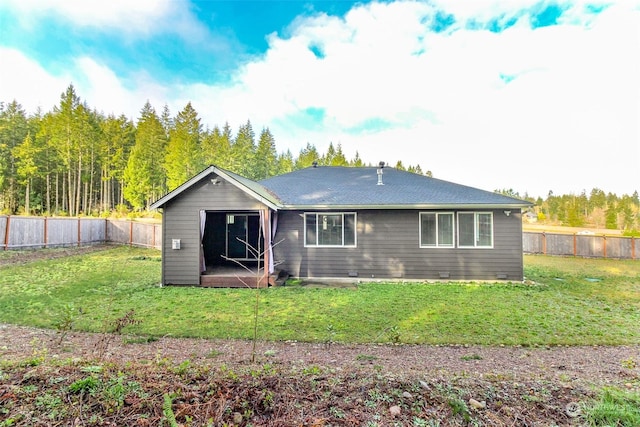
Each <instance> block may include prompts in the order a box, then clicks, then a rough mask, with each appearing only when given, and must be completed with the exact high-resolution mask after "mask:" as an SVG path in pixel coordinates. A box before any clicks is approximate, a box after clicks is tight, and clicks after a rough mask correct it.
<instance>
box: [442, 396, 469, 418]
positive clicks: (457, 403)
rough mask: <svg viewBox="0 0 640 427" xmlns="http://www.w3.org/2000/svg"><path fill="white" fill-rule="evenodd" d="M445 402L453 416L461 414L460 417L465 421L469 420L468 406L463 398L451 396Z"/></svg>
mask: <svg viewBox="0 0 640 427" xmlns="http://www.w3.org/2000/svg"><path fill="white" fill-rule="evenodd" d="M447 403H448V404H449V407H450V408H451V412H452V413H453V415H454V416H456V415H460V416H462V419H463V420H464V421H465V422H467V423H468V422H469V421H471V414H470V413H469V407H468V406H467V403H466V402H465V401H464V400H462V399H460V398H459V397H457V396H455V397H451V398H450V399H449V400H448V401H447Z"/></svg>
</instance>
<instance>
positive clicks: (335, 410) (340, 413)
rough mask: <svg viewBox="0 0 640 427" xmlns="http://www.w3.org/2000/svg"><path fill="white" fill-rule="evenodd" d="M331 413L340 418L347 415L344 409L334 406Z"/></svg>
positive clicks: (330, 410) (330, 409)
mask: <svg viewBox="0 0 640 427" xmlns="http://www.w3.org/2000/svg"><path fill="white" fill-rule="evenodd" d="M329 413H330V414H331V416H332V417H335V418H338V419H343V418H344V417H346V414H345V413H344V411H343V410H342V409H341V408H338V407H335V406H332V407H331V408H329Z"/></svg>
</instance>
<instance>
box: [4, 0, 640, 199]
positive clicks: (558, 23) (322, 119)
mask: <svg viewBox="0 0 640 427" xmlns="http://www.w3.org/2000/svg"><path fill="white" fill-rule="evenodd" d="M70 84H73V85H74V87H75V89H76V93H77V94H78V95H79V96H80V98H81V100H82V101H84V102H86V103H87V104H88V105H89V106H90V107H91V108H95V109H97V110H98V111H101V112H103V113H104V114H115V115H120V114H125V115H126V116H127V117H129V118H131V119H132V120H134V121H136V120H137V119H138V117H139V116H140V111H141V109H142V107H143V106H144V104H145V102H146V101H149V102H150V103H151V105H152V106H153V107H154V108H155V109H156V111H158V113H160V112H161V111H162V109H163V107H164V106H165V105H167V106H168V107H169V109H170V111H171V113H172V115H174V116H175V115H177V114H178V112H180V111H181V110H182V109H184V107H185V106H186V105H187V103H188V102H191V104H192V106H193V107H194V108H195V110H196V111H197V112H198V114H199V117H200V119H201V122H202V124H203V126H204V127H209V128H213V127H214V126H219V127H222V126H223V125H224V124H225V123H229V125H230V126H231V128H232V129H233V130H234V132H235V131H237V129H238V127H239V126H240V125H242V124H244V123H246V122H247V120H250V121H251V124H252V127H253V129H254V131H255V132H256V134H259V132H260V131H261V130H262V129H263V128H269V130H270V131H271V133H272V134H273V136H274V138H275V140H276V147H277V150H278V151H279V152H284V151H286V150H291V152H292V153H293V155H294V157H295V156H297V154H299V152H300V150H301V149H302V148H303V147H304V146H306V144H307V143H311V144H313V145H314V146H315V147H316V148H317V149H318V150H319V151H320V152H321V153H323V152H325V151H326V149H327V147H328V145H329V144H330V143H333V144H334V146H337V144H341V146H342V149H343V152H344V153H345V155H346V156H347V158H348V159H349V158H353V156H355V154H356V152H358V154H359V155H360V157H361V158H362V159H363V160H364V161H365V162H367V163H371V164H374V165H375V164H377V163H378V162H379V161H385V162H387V163H389V164H391V165H395V163H396V162H397V161H402V163H403V164H404V165H405V166H408V165H416V164H419V165H420V167H421V168H422V169H423V170H424V171H427V170H429V171H431V172H432V173H433V176H434V177H436V178H440V179H445V180H448V181H453V182H456V183H459V184H465V185H470V186H473V187H477V188H481V189H485V190H489V191H493V190H500V189H513V190H514V191H517V192H518V193H520V194H521V195H524V194H527V195H529V196H533V197H538V196H541V197H543V198H544V197H546V196H547V194H548V193H549V191H553V193H554V194H580V193H581V192H582V191H586V192H587V194H589V192H590V191H591V189H593V188H599V189H601V190H604V191H605V192H612V193H616V194H618V195H622V194H632V193H633V192H634V191H640V0H619V1H611V0H609V1H604V0H603V1H601V0H571V1H560V0H558V1H546V0H543V1H540V0H508V1H507V0H503V1H499V0H473V1H468V0H430V1H405V0H393V1H359V2H353V1H343V0H334V1H329V0H324V1H313V0H310V1H304V0H302V1H298V0H274V1H270V0H252V1H249V0H197V1H196V0H136V1H130V0H110V1H104V0H0V101H4V102H5V103H6V102H10V101H12V100H16V101H18V102H19V103H20V104H21V105H22V107H23V108H24V109H25V111H27V113H30V114H31V113H34V112H35V111H36V110H37V108H41V109H42V110H43V111H50V110H51V109H52V108H53V107H54V106H56V105H58V104H59V102H60V96H61V94H62V92H64V91H65V89H66V88H67V87H68V86H69V85H70Z"/></svg>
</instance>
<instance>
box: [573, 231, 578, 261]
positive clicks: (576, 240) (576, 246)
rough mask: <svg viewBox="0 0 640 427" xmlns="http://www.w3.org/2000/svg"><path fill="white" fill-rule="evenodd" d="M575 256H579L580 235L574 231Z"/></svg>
mask: <svg viewBox="0 0 640 427" xmlns="http://www.w3.org/2000/svg"><path fill="white" fill-rule="evenodd" d="M573 256H578V236H577V235H576V233H573Z"/></svg>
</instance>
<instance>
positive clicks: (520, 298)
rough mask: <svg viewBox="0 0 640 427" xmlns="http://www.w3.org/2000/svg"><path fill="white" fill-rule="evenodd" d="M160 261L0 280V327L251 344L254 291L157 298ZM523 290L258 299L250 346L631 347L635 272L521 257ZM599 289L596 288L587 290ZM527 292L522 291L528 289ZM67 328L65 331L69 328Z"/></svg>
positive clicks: (281, 292)
mask: <svg viewBox="0 0 640 427" xmlns="http://www.w3.org/2000/svg"><path fill="white" fill-rule="evenodd" d="M159 260H160V256H159V253H158V252H156V251H153V250H146V249H136V248H128V247H120V248H114V249H109V250H106V251H100V252H94V253H91V254H87V255H83V256H76V257H69V258H60V259H54V260H49V261H39V262H33V263H29V264H25V265H20V266H11V267H2V268H0V322H5V323H14V324H24V325H34V326H42V327H52V328H55V327H56V325H60V324H61V322H62V323H64V322H63V321H64V320H68V318H69V306H70V305H71V306H72V307H73V310H75V313H76V316H75V318H74V319H73V325H72V327H73V328H74V329H80V330H88V331H102V330H107V329H109V327H108V326H109V325H112V322H113V321H114V320H115V319H117V318H119V317H121V316H124V315H125V314H126V313H127V312H128V311H129V310H132V309H133V310H135V318H136V319H137V320H140V321H141V322H140V323H139V324H134V325H130V326H127V327H126V329H125V331H126V332H130V333H136V334H140V335H149V336H164V335H170V336H189V337H210V338H242V339H248V338H250V337H251V336H252V313H253V304H254V301H255V298H254V295H255V294H254V293H253V292H254V291H252V290H248V289H204V288H197V287H159V286H158V283H159V281H160V264H161V263H160V262H159ZM525 274H526V276H527V279H528V282H527V284H519V283H518V284H513V283H490V284H485V283H482V284H480V283H437V284H423V283H405V284H384V283H367V284H361V285H359V286H358V288H357V289H354V288H327V289H322V288H313V289H310V288H306V287H300V286H285V287H276V288H269V289H265V290H261V291H260V295H261V297H260V320H259V332H258V336H259V338H260V339H265V340H298V341H317V342H396V341H399V342H402V343H429V344H447V343H457V344H484V345H497V344H506V345H516V344H520V345H556V344H569V345H595V344H609V345H616V344H638V343H640V262H638V261H616V260H584V259H574V258H552V257H543V256H527V257H525ZM594 279H597V280H594ZM531 281H533V282H535V283H534V284H530V282H531ZM67 323H68V322H67Z"/></svg>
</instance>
